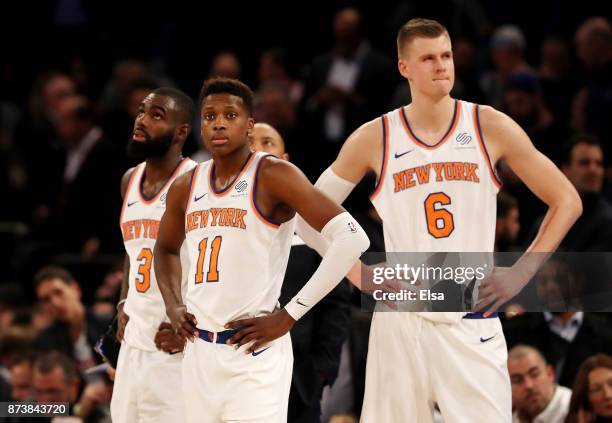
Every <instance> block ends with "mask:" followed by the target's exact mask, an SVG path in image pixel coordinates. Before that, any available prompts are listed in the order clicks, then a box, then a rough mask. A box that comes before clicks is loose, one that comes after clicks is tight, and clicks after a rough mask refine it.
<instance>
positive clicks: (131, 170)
mask: <svg viewBox="0 0 612 423" xmlns="http://www.w3.org/2000/svg"><path fill="white" fill-rule="evenodd" d="M137 167H138V166H134V167H131V168H129V169H128V170H126V171H125V173H124V174H123V176H122V177H121V197H125V193H126V191H127V188H128V185H129V183H130V179H132V175H133V174H134V172H135V171H136V168H137ZM115 186H116V185H115Z"/></svg>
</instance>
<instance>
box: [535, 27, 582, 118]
mask: <svg viewBox="0 0 612 423" xmlns="http://www.w3.org/2000/svg"><path fill="white" fill-rule="evenodd" d="M571 64H572V62H571V56H570V52H569V49H568V47H567V45H566V44H565V43H564V42H563V41H562V40H561V39H559V38H554V37H549V38H547V39H546V40H544V42H543V43H542V46H541V48H540V66H539V68H538V76H539V79H540V84H541V87H542V99H543V101H544V104H545V105H546V107H547V108H548V109H549V110H550V111H551V112H552V114H553V115H554V117H555V120H556V121H557V122H567V121H568V120H569V114H570V107H571V102H572V97H573V96H574V94H575V92H576V82H577V81H576V80H575V79H574V77H573V73H572V72H571V70H572V69H571Z"/></svg>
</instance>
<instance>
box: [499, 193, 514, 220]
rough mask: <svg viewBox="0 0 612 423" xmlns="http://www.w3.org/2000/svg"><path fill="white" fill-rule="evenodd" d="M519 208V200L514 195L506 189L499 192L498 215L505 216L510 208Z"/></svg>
mask: <svg viewBox="0 0 612 423" xmlns="http://www.w3.org/2000/svg"><path fill="white" fill-rule="evenodd" d="M517 208H518V201H517V200H516V198H515V197H514V196H512V195H511V194H509V193H507V192H506V191H500V192H499V193H498V194H497V217H498V218H503V217H506V216H507V215H508V213H509V212H510V210H512V209H517Z"/></svg>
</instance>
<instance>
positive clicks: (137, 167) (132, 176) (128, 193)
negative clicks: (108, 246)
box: [119, 165, 142, 237]
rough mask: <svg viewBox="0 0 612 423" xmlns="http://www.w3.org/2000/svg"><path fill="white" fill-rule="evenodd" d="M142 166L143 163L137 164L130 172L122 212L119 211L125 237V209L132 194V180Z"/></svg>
mask: <svg viewBox="0 0 612 423" xmlns="http://www.w3.org/2000/svg"><path fill="white" fill-rule="evenodd" d="M140 166H142V165H138V166H136V167H135V168H134V170H133V171H132V173H130V179H128V184H127V188H126V190H125V195H124V196H123V202H122V203H121V213H119V227H120V228H121V235H122V237H123V228H122V226H121V225H122V223H123V212H124V210H125V204H126V203H127V201H128V197H129V196H130V188H132V182H133V181H134V174H135V173H137V172H138V170H139V168H140Z"/></svg>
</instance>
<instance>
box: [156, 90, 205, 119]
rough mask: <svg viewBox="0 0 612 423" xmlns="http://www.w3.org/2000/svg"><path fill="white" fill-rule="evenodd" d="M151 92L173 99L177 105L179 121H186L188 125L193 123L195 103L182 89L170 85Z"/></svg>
mask: <svg viewBox="0 0 612 423" xmlns="http://www.w3.org/2000/svg"><path fill="white" fill-rule="evenodd" d="M153 94H156V95H160V96H164V97H169V98H171V99H173V100H174V102H175V103H176V105H177V111H178V112H179V116H180V119H181V123H188V124H190V125H191V124H192V123H193V119H194V117H195V104H194V103H193V100H192V99H191V97H189V96H188V95H187V94H185V93H184V92H183V91H181V90H179V89H176V88H172V87H161V88H157V89H156V90H155V91H153Z"/></svg>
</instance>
